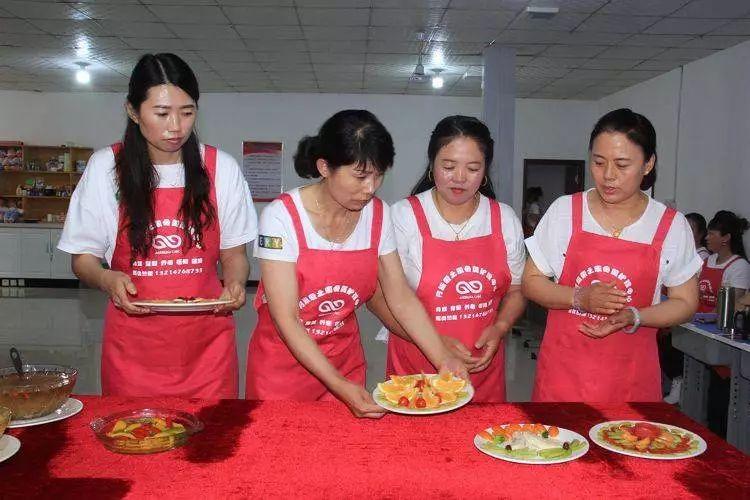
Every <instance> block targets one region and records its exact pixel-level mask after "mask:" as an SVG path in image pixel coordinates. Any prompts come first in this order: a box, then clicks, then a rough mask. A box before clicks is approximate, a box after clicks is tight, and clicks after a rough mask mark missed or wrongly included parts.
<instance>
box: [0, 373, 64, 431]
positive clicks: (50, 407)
mask: <svg viewBox="0 0 750 500" xmlns="http://www.w3.org/2000/svg"><path fill="white" fill-rule="evenodd" d="M23 371H24V374H23V378H21V377H19V376H18V374H17V373H16V370H15V369H14V368H0V406H5V407H7V408H9V409H10V411H11V412H12V413H13V418H14V419H16V420H25V419H28V418H38V417H43V416H45V415H49V414H50V413H52V412H53V411H55V410H57V409H58V408H60V407H61V406H62V405H63V403H65V401H67V400H68V396H70V393H71V392H73V387H74V386H75V385H76V379H77V378H78V370H76V369H75V368H70V367H67V366H60V365H23Z"/></svg>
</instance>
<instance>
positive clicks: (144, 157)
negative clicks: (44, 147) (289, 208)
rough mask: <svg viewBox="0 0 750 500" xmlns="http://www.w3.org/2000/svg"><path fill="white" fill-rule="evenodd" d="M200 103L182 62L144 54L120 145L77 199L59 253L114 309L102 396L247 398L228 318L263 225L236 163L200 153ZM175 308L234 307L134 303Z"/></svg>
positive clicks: (99, 158)
mask: <svg viewBox="0 0 750 500" xmlns="http://www.w3.org/2000/svg"><path fill="white" fill-rule="evenodd" d="M198 97H199V90H198V82H197V80H196V78H195V75H194V74H193V72H192V70H191V69H190V67H189V66H188V65H187V64H186V63H185V62H184V61H183V60H182V59H180V58H179V57H177V56H176V55H174V54H156V55H152V54H148V55H144V56H143V57H142V58H141V59H140V60H139V61H138V63H137V64H136V66H135V68H134V69H133V72H132V75H131V77H130V84H129V91H128V95H127V101H126V104H125V109H126V112H127V116H128V119H127V128H126V130H125V136H124V139H123V141H122V143H118V144H115V145H113V146H111V147H108V148H104V149H100V150H98V151H96V152H95V153H94V154H93V155H92V157H91V159H90V160H89V163H88V166H87V168H86V172H85V174H84V176H83V178H82V179H81V182H80V183H79V185H78V186H77V188H76V190H75V192H74V193H73V197H72V200H71V204H70V209H69V212H68V217H67V220H66V223H65V228H64V230H63V235H62V238H61V240H60V243H59V246H58V247H59V248H60V249H61V250H63V251H65V252H68V253H71V254H73V271H74V272H75V274H76V275H77V276H78V277H79V278H80V279H81V281H83V282H84V283H86V284H88V285H90V286H93V287H96V288H99V289H101V290H102V291H104V292H105V293H106V294H107V295H109V297H110V299H111V300H110V302H109V305H108V307H107V312H106V315H105V320H104V340H103V348H102V392H103V393H104V394H109V395H128V396H166V395H170V396H185V397H203V398H221V397H223V398H235V397H237V395H238V394H237V393H238V373H237V371H238V369H237V354H236V347H235V337H234V336H235V331H234V330H235V327H234V320H233V318H232V317H231V314H230V313H231V311H233V310H237V309H239V308H240V307H241V306H242V305H243V304H244V303H245V283H246V281H247V277H248V273H249V264H248V260H247V255H246V253H245V244H246V243H248V242H250V241H252V240H254V239H255V237H256V235H257V218H256V214H255V209H254V208H253V202H252V199H251V197H250V192H249V190H248V187H247V183H246V182H245V181H244V179H243V177H242V174H241V171H240V169H239V166H238V165H237V162H236V161H235V160H234V159H233V158H232V157H231V156H229V155H228V154H226V153H224V152H222V151H218V150H217V149H216V148H214V147H212V146H208V145H202V144H200V143H199V142H198V138H197V136H196V133H195V130H194V125H195V120H196V113H197V111H198ZM102 259H105V260H106V261H107V262H108V264H109V267H110V269H105V268H104V267H103V266H102V264H101V262H102ZM219 262H221V265H222V272H223V282H224V283H223V286H222V283H221V281H220V280H219V278H218V275H217V264H218V263H219ZM177 297H202V298H217V297H221V298H223V299H225V300H230V301H231V302H230V303H228V304H227V305H224V306H220V307H219V308H216V309H215V310H214V311H212V312H208V313H181V314H152V313H151V311H150V310H149V309H148V308H144V307H138V306H136V305H134V304H133V302H135V301H136V299H139V300H144V299H156V300H168V299H174V298H177Z"/></svg>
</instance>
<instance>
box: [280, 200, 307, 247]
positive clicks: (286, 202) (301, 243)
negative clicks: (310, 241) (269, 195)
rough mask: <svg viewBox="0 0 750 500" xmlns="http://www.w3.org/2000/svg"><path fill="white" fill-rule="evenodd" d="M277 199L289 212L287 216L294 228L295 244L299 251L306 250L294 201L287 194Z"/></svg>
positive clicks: (303, 233) (303, 234)
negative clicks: (295, 234)
mask: <svg viewBox="0 0 750 500" xmlns="http://www.w3.org/2000/svg"><path fill="white" fill-rule="evenodd" d="M279 199H280V200H281V202H282V203H283V204H284V206H285V207H286V211H287V212H289V216H290V217H291V218H292V225H293V226H294V232H295V233H297V244H298V245H299V247H300V249H304V250H307V240H306V239H305V231H304V230H303V229H302V220H301V219H300V217H299V212H298V211H297V206H296V205H295V204H294V200H292V197H291V196H290V195H289V194H288V193H282V194H281V196H279Z"/></svg>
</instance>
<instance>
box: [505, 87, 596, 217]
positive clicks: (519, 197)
mask: <svg viewBox="0 0 750 500" xmlns="http://www.w3.org/2000/svg"><path fill="white" fill-rule="evenodd" d="M596 118H597V103H596V102H595V101H554V100H548V99H519V100H518V101H516V151H515V161H514V162H513V168H514V169H515V172H514V177H513V178H514V179H516V182H515V187H514V190H513V206H514V207H515V209H516V211H517V212H518V213H520V212H521V207H522V205H523V160H524V159H536V160H539V159H551V160H587V159H588V140H589V139H588V138H589V134H590V133H591V128H592V127H593V126H594V122H595V121H596ZM548 201H549V200H548Z"/></svg>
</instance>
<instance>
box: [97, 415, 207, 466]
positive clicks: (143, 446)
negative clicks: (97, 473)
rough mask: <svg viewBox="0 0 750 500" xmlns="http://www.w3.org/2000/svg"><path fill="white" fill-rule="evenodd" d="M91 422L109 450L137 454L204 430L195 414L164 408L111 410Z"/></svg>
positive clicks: (168, 447) (179, 442)
mask: <svg viewBox="0 0 750 500" xmlns="http://www.w3.org/2000/svg"><path fill="white" fill-rule="evenodd" d="M90 425H91V429H92V430H93V431H94V434H95V435H96V437H97V438H98V439H99V441H101V442H102V444H103V445H104V447H105V448H107V449H108V450H110V451H114V452H116V453H127V454H136V455H141V454H147V453H159V452H162V451H167V450H171V449H173V448H177V447H178V446H182V445H184V444H185V443H187V442H188V439H190V436H192V435H193V434H195V433H196V432H199V431H201V430H203V423H202V422H201V421H200V420H198V419H197V418H196V417H195V416H194V415H192V414H190V413H187V412H183V411H177V410H170V409H165V408H145V409H142V410H132V411H124V412H119V413H113V414H112V415H108V416H106V417H102V418H97V419H95V420H94V421H93V422H91V424H90Z"/></svg>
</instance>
